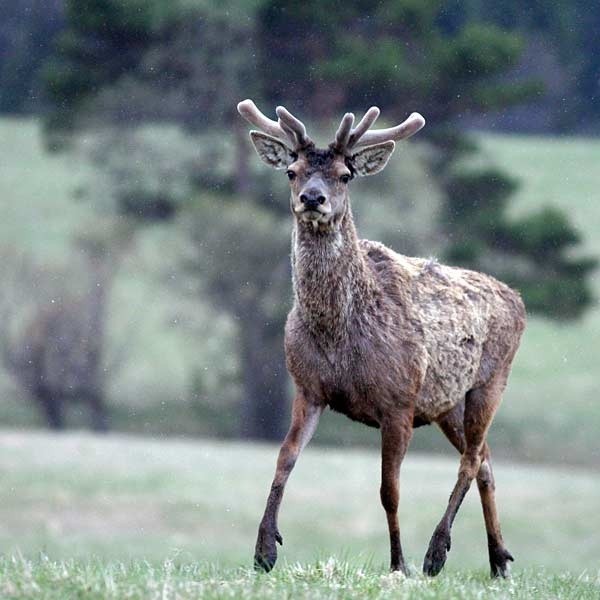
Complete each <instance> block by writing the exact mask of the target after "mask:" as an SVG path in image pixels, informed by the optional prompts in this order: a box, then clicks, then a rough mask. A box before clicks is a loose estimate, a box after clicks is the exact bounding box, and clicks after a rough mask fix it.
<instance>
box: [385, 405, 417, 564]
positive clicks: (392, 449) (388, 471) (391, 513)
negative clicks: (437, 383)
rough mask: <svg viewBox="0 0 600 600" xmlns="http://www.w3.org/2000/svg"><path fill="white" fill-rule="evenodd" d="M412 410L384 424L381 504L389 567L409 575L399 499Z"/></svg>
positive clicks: (410, 432)
mask: <svg viewBox="0 0 600 600" xmlns="http://www.w3.org/2000/svg"><path fill="white" fill-rule="evenodd" d="M412 419H413V418H412V411H410V412H409V411H406V412H405V413H401V414H400V415H398V416H397V417H396V418H394V419H390V420H389V422H388V423H386V424H385V425H383V424H382V427H381V489H380V495H381V504H382V505H383V508H384V510H385V514H386V517H387V522H388V530H389V534H390V556H391V561H390V569H391V570H392V571H402V572H403V573H404V574H405V575H408V569H407V568H406V564H405V562H404V557H403V555H402V545H401V543H400V524H399V522H398V503H399V500H400V465H401V464H402V459H403V458H404V455H405V454H406V450H407V449H408V444H409V442H410V439H411V437H412Z"/></svg>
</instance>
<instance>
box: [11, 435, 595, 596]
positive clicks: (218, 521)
mask: <svg viewBox="0 0 600 600" xmlns="http://www.w3.org/2000/svg"><path fill="white" fill-rule="evenodd" d="M276 450H277V449H276V447H274V446H268V445H247V444H242V443H223V442H209V441H195V442H192V441H175V440H169V441H165V440H160V441H159V440H149V439H145V438H136V437H127V436H118V435H111V436H108V437H95V436H92V435H89V434H81V433H69V434H64V435H59V436H53V435H51V434H44V433H18V432H14V431H12V432H11V431H4V432H0V473H1V474H2V477H1V480H2V485H1V486H0V552H1V553H2V554H1V555H0V597H1V598H57V599H58V598H60V599H61V600H62V599H63V598H82V597H85V598H145V599H149V598H161V599H163V598H165V599H166V598H169V599H170V598H173V599H175V598H178V599H179V598H199V597H202V598H256V599H259V598H321V597H327V598H392V597H393V598H440V599H441V598H443V599H447V598H457V599H458V598H466V599H468V598H579V599H587V598H590V599H591V598H598V597H599V596H600V571H599V563H598V556H600V536H598V531H600V515H599V514H598V510H597V507H598V506H600V480H599V479H598V477H597V474H596V473H590V472H586V471H583V470H581V471H577V470H574V469H549V468H544V467H534V466H514V465H510V464H503V463H499V464H497V465H496V479H497V488H498V490H497V493H498V502H499V507H500V512H501V517H502V521H503V528H504V536H505V539H506V542H507V545H508V547H509V549H510V550H511V552H512V553H513V554H514V556H515V558H516V562H515V563H514V567H513V579H512V580H511V581H492V580H490V579H488V565H487V549H486V540H485V531H484V526H483V518H482V515H481V510H480V506H479V501H478V497H477V492H476V490H475V489H472V490H471V491H470V492H469V495H468V496H467V498H466V500H465V503H464V505H463V507H462V508H461V511H460V513H459V515H458V517H457V520H456V523H455V527H454V531H453V540H452V542H453V543H452V550H451V552H450V554H449V558H448V563H447V565H446V568H445V570H444V571H443V572H442V573H441V574H440V576H438V577H437V578H435V579H427V578H425V577H423V576H422V575H420V574H419V573H420V565H421V561H422V558H423V555H424V553H425V550H426V548H427V543H428V541H429V537H430V535H431V533H432V531H433V528H434V527H435V525H436V522H437V520H438V519H439V518H440V516H441V514H442V512H443V510H444V507H445V504H446V501H447V498H448V494H449V492H450V489H451V487H452V485H453V482H454V478H455V475H456V470H457V462H458V461H457V458H456V457H454V456H452V455H449V456H448V457H447V458H446V457H444V458H431V457H425V456H422V455H418V454H411V455H410V456H409V457H408V458H407V460H406V461H405V464H404V465H403V469H402V478H401V482H402V484H401V489H402V492H401V496H402V498H401V507H400V519H401V529H402V536H403V545H404V551H405V555H406V557H407V560H408V563H409V565H410V566H411V568H412V571H413V576H412V577H411V578H410V579H409V580H404V579H403V578H402V577H399V576H394V575H390V574H388V572H387V568H386V566H387V558H388V540H387V530H386V524H385V516H384V512H383V509H382V508H381V506H380V504H379V494H378V486H379V457H378V454H377V453H376V452H375V451H370V450H353V451H348V450H345V451H338V450H331V449H323V448H310V447H309V448H308V449H307V450H306V451H305V453H304V454H303V456H302V457H301V459H300V461H299V463H298V465H297V467H296V469H295V471H294V473H293V475H292V477H291V479H290V482H289V485H288V489H287V492H286V497H285V499H284V503H283V505H282V510H281V515H280V530H281V532H282V535H283V537H284V546H283V547H282V548H281V549H280V555H279V562H278V564H277V565H276V567H275V570H274V571H273V572H272V573H271V574H269V575H255V574H254V573H253V571H252V570H251V569H250V564H251V557H252V550H253V546H254V537H255V534H256V529H257V524H258V521H259V519H260V515H261V512H262V509H263V504H264V500H265V497H266V494H267V491H268V486H269V484H270V479H271V476H272V471H273V468H274V463H275V458H276Z"/></svg>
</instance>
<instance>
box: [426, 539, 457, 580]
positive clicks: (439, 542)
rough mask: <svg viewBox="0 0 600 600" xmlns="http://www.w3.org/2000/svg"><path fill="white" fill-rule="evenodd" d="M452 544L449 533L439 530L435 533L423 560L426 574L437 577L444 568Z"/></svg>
mask: <svg viewBox="0 0 600 600" xmlns="http://www.w3.org/2000/svg"><path fill="white" fill-rule="evenodd" d="M450 544H451V540H450V536H449V535H445V534H443V533H439V532H436V533H434V535H433V538H432V539H431V542H429V549H428V550H427V554H426V555H425V560H424V561H423V573H425V575H429V576H430V577H435V576H436V575H437V574H438V573H439V572H440V571H441V570H442V569H443V568H444V565H445V564H446V558H447V556H448V550H450Z"/></svg>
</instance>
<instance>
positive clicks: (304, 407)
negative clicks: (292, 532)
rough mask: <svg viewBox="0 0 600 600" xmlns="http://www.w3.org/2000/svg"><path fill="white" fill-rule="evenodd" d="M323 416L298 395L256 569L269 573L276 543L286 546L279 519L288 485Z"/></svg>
mask: <svg viewBox="0 0 600 600" xmlns="http://www.w3.org/2000/svg"><path fill="white" fill-rule="evenodd" d="M322 412H323V407H322V406H319V405H316V404H313V403H311V402H308V401H307V400H306V398H305V397H304V395H303V394H302V393H298V395H297V396H296V398H295V400H294V404H293V406H292V423H291V425H290V429H289V431H288V433H287V435H286V436H285V440H284V441H283V444H282V446H281V449H280V450H279V457H278V458H277V469H276V471H275V477H274V479H273V483H272V484H271V491H270V492H269V497H268V499H267V506H266V508H265V512H264V515H263V518H262V520H261V522H260V526H259V528H258V537H257V539H256V547H255V551H254V567H255V568H256V569H262V570H264V571H267V572H269V571H270V570H271V569H272V568H273V566H274V565H275V562H276V561H277V546H276V542H277V543H279V544H280V545H281V544H283V538H282V537H281V534H280V533H279V529H278V527H277V515H278V514H279V506H280V504H281V500H282V499H283V491H284V489H285V484H286V482H287V480H288V477H289V476H290V473H291V472H292V469H293V468H294V465H295V464H296V460H297V458H298V456H299V454H300V452H301V451H302V449H303V448H304V446H306V444H307V443H308V442H309V441H310V438H311V437H312V435H313V433H314V432H315V429H316V428H317V424H318V422H319V417H320V416H321V413H322Z"/></svg>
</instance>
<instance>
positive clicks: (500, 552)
mask: <svg viewBox="0 0 600 600" xmlns="http://www.w3.org/2000/svg"><path fill="white" fill-rule="evenodd" d="M514 560H515V559H514V558H513V556H512V554H511V553H510V552H509V551H508V550H507V549H506V548H504V547H503V546H497V547H495V548H490V567H491V576H492V577H503V578H504V579H506V578H508V577H510V565H509V561H510V562H514Z"/></svg>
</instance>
